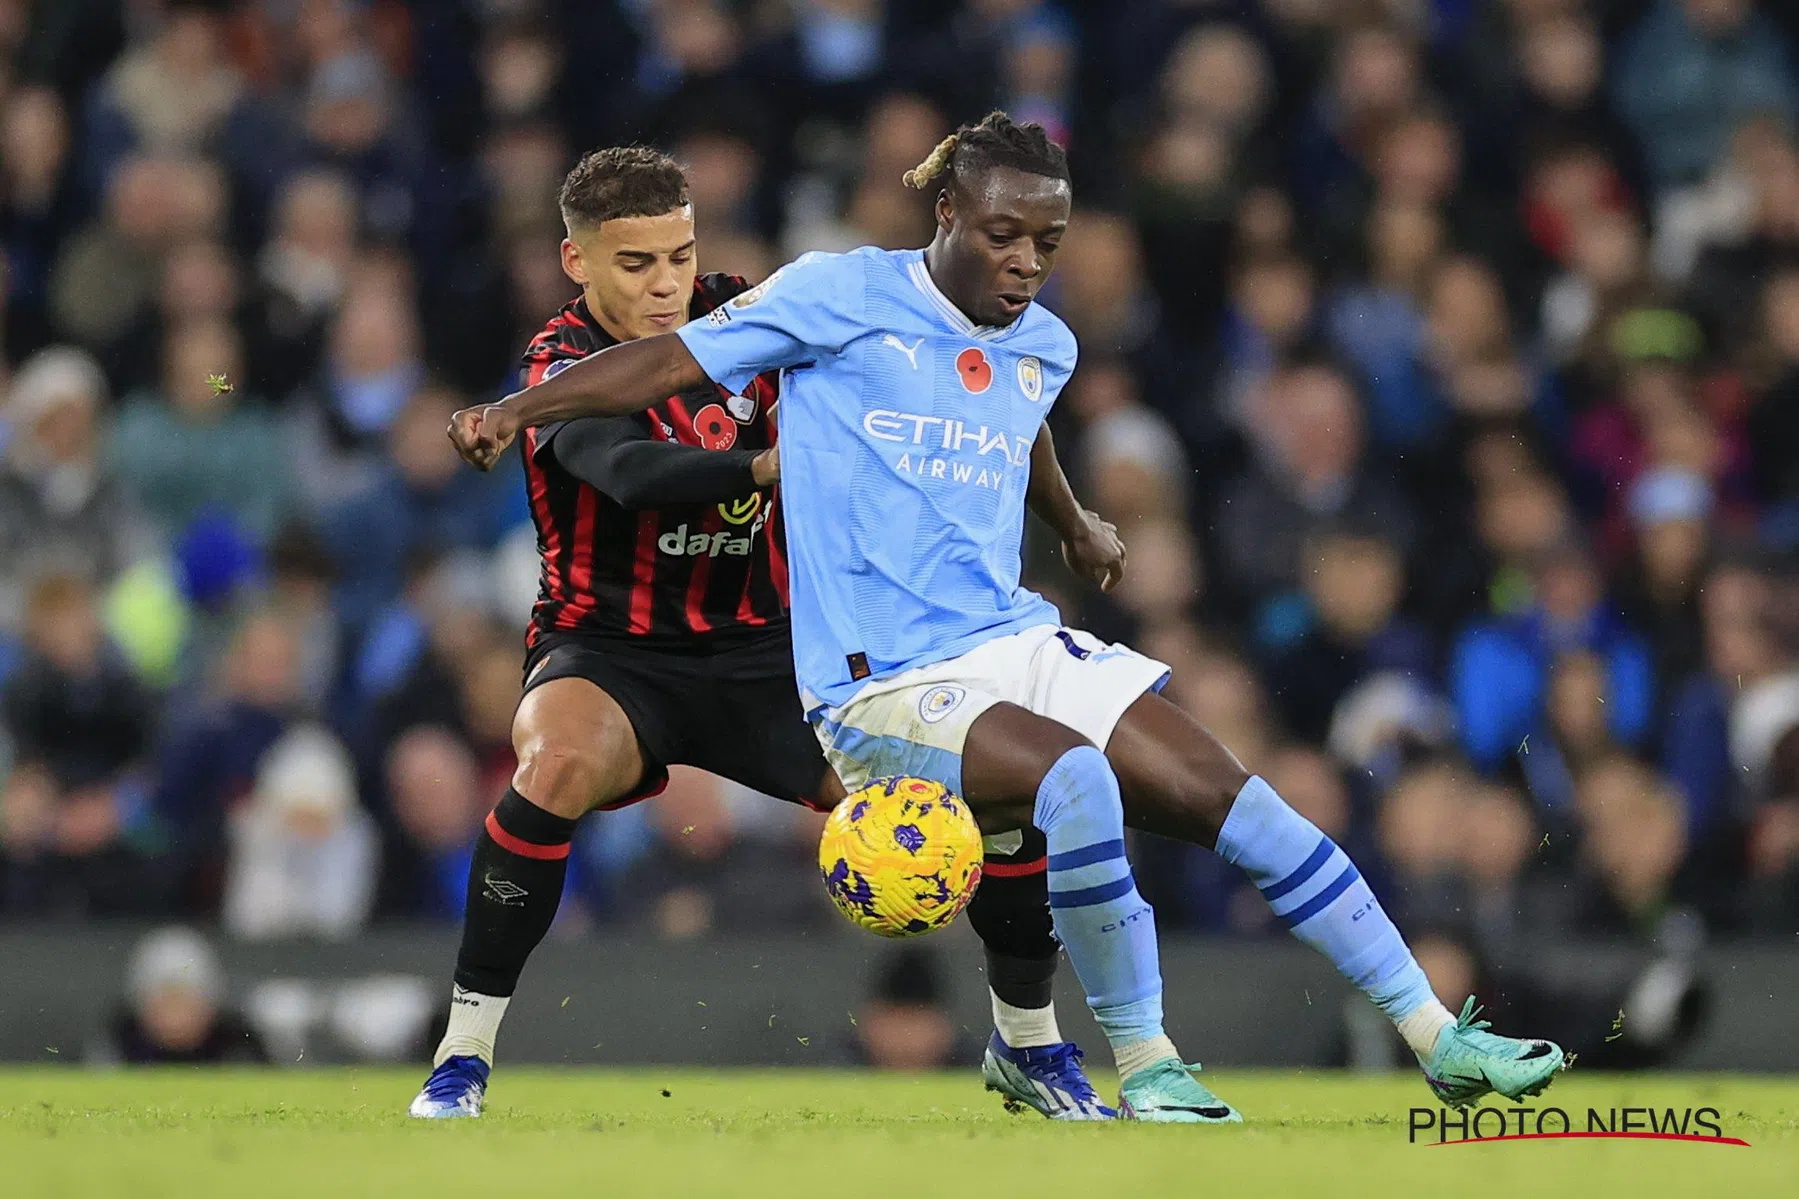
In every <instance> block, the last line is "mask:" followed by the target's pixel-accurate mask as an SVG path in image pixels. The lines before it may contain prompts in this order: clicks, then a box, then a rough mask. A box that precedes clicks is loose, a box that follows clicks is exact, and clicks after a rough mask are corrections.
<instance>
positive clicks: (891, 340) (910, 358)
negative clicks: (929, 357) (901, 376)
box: [881, 333, 924, 370]
mask: <svg viewBox="0 0 1799 1199" xmlns="http://www.w3.org/2000/svg"><path fill="white" fill-rule="evenodd" d="M881 344H882V345H884V346H892V347H893V348H894V349H896V350H898V351H899V352H900V353H902V354H904V355H905V356H906V361H907V362H910V363H911V364H912V369H913V370H917V369H918V347H919V346H921V345H923V344H924V338H922V337H921V338H919V339H918V340H917V341H915V342H913V343H912V344H911V345H907V344H906V343H905V342H903V341H901V340H900V339H899V338H897V337H895V336H894V335H893V334H891V333H887V334H883V335H882V337H881Z"/></svg>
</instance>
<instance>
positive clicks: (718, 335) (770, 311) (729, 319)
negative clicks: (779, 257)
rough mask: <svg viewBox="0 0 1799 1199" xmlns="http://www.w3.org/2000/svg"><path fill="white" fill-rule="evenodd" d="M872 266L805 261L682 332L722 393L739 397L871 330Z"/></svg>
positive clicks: (839, 259) (829, 258)
mask: <svg viewBox="0 0 1799 1199" xmlns="http://www.w3.org/2000/svg"><path fill="white" fill-rule="evenodd" d="M866 271H867V260H866V258H865V257H864V256H862V255H860V254H807V255H804V256H802V257H800V258H797V259H795V260H794V261H793V262H790V263H788V264H787V265H786V266H784V267H782V268H781V269H780V270H778V271H776V272H775V273H774V274H772V275H770V276H769V277H768V278H766V279H764V280H763V281H762V282H761V283H758V284H757V285H756V286H754V287H752V288H750V289H749V290H748V291H746V292H744V293H743V294H742V295H740V296H736V297H734V298H732V299H730V300H727V301H725V302H724V303H723V304H720V305H719V306H718V307H717V308H714V309H713V310H712V311H711V312H708V313H707V314H706V315H705V316H703V317H701V318H700V319H699V320H696V321H690V322H688V323H687V324H686V325H684V326H682V328H681V329H680V330H679V331H678V332H677V334H676V336H678V337H679V338H680V339H681V340H682V342H683V343H685V344H686V346H687V351H688V353H690V354H692V355H693V357H694V360H695V361H696V362H698V363H699V364H700V367H701V369H702V370H704V371H705V372H706V374H707V376H708V377H710V378H711V380H712V381H713V382H714V383H717V384H719V385H720V386H721V387H725V388H728V389H729V390H731V391H734V392H741V391H742V390H743V389H744V388H745V387H748V386H749V385H750V381H751V380H752V379H754V378H755V377H756V376H757V375H759V374H761V373H762V372H764V371H770V370H780V369H783V368H786V367H792V366H799V365H802V364H804V363H808V362H814V361H817V360H818V359H819V358H821V357H825V356H828V355H831V354H835V353H837V352H839V351H840V350H842V349H843V347H844V346H846V345H848V344H849V343H850V342H851V341H854V340H855V339H856V338H857V337H858V336H860V335H861V334H862V333H863V332H864V331H865V329H866V328H867V323H866V321H865V320H864V318H863V313H864V310H865V308H866V307H867V298H866V295H865V286H866V285H865V279H866Z"/></svg>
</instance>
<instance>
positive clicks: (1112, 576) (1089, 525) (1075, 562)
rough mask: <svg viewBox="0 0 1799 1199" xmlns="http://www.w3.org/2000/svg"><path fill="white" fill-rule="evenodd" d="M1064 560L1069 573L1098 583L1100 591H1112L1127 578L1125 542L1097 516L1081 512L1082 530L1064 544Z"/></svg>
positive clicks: (1087, 511)
mask: <svg viewBox="0 0 1799 1199" xmlns="http://www.w3.org/2000/svg"><path fill="white" fill-rule="evenodd" d="M1062 557H1063V558H1064V559H1065V560H1066V561H1067V563H1068V569H1069V570H1072V571H1073V572H1074V573H1075V574H1076V575H1078V576H1080V577H1081V578H1083V579H1087V580H1089V581H1091V582H1094V583H1098V584H1099V589H1100V590H1101V591H1110V590H1112V588H1114V587H1116V586H1117V585H1118V580H1120V579H1122V578H1124V541H1123V540H1122V539H1121V538H1120V537H1119V536H1118V526H1117V525H1115V524H1113V523H1112V522H1111V521H1109V520H1101V519H1100V516H1099V513H1097V512H1092V511H1089V510H1087V509H1085V508H1083V509H1082V510H1081V526H1080V528H1079V529H1077V530H1076V531H1075V533H1074V536H1072V537H1070V538H1068V539H1067V540H1065V541H1064V542H1062Z"/></svg>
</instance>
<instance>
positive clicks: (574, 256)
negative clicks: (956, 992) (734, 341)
mask: <svg viewBox="0 0 1799 1199" xmlns="http://www.w3.org/2000/svg"><path fill="white" fill-rule="evenodd" d="M559 199H560V204H561V208H562V216H563V221H564V223H565V225H566V226H567V232H568V236H567V237H566V238H565V239H564V240H563V242H562V267H563V270H564V271H565V272H566V273H567V274H568V276H569V278H570V279H571V280H573V281H574V282H575V283H577V284H579V285H580V287H581V295H580V297H579V298H577V299H576V300H574V301H573V302H572V303H570V304H568V305H567V306H566V307H564V308H563V310H562V311H561V312H560V313H558V314H557V315H556V317H555V318H554V319H552V320H551V321H550V323H549V324H548V325H547V326H545V328H544V330H543V332H541V333H539V334H538V335H537V337H536V338H535V339H534V340H533V341H532V343H531V345H530V348H529V349H528V350H527V351H526V353H525V356H524V361H523V372H524V382H525V384H526V385H534V384H536V383H539V382H541V381H542V380H544V379H545V378H548V377H549V376H551V375H553V374H555V373H556V372H557V371H558V370H560V369H562V368H563V367H565V366H566V365H568V364H569V363H572V362H575V361H578V360H580V359H581V358H583V357H586V356H587V355H589V354H593V353H597V352H600V351H602V350H604V349H606V348H607V347H609V346H613V345H617V344H618V343H620V342H623V341H632V340H636V339H638V338H642V337H648V336H652V335H654V334H658V333H666V332H669V331H671V330H673V329H676V328H678V327H680V326H681V325H682V324H684V323H685V322H687V321H688V320H690V319H697V318H698V317H700V316H703V315H704V314H705V313H707V312H710V311H711V310H712V309H713V308H715V307H717V306H718V305H720V304H723V303H725V302H727V301H728V300H730V299H731V298H733V297H734V296H737V295H739V294H741V293H742V292H744V291H745V290H747V284H746V283H745V281H744V280H742V279H740V278H737V277H736V276H732V275H720V274H707V275H699V274H698V273H697V270H698V268H697V266H696V260H695V245H694V230H693V209H692V206H691V204H690V202H689V199H688V193H687V183H686V179H685V178H684V176H683V175H682V173H681V169H680V167H679V166H678V165H677V164H676V163H675V162H673V161H672V160H671V159H669V158H667V157H666V156H664V155H662V154H660V153H657V152H656V151H653V150H649V149H645V148H641V147H625V148H614V149H609V150H601V151H597V152H595V153H592V154H589V155H587V156H586V157H584V158H583V159H582V160H581V161H580V163H578V164H577V165H576V166H575V168H574V170H573V171H571V172H570V173H569V176H568V178H567V179H566V180H565V181H564V183H563V187H562V192H561V195H560V197H559ZM777 399H778V396H777V382H776V377H775V376H774V375H772V374H771V375H766V376H763V377H761V378H758V379H757V380H755V382H754V384H753V385H752V386H751V387H750V388H749V389H747V391H746V392H745V394H743V395H730V394H728V393H726V392H724V391H723V390H721V389H716V388H714V389H711V390H708V391H704V392H697V393H693V394H688V395H678V396H670V397H669V398H668V400H667V401H666V402H665V403H662V404H659V405H657V406H656V407H654V408H652V409H650V410H649V411H647V412H643V413H640V414H637V415H634V416H626V417H609V418H595V417H587V418H582V419H578V420H571V421H567V422H564V423H562V424H559V425H548V426H545V427H544V428H541V429H534V430H532V431H530V432H529V433H528V434H527V435H526V436H525V437H524V439H523V440H522V442H521V451H522V456H523V458H524V469H525V483H526V487H527V489H528V491H529V495H530V502H531V512H532V517H533V519H534V520H535V522H536V524H537V533H538V549H539V550H540V552H541V553H542V556H543V566H542V581H541V585H540V588H539V595H538V600H537V603H536V605H535V607H534V608H533V610H532V614H531V627H530V632H529V634H528V636H527V638H526V652H525V696H524V699H523V700H522V701H521V702H520V704H519V708H518V712H517V714H516V715H515V716H514V718H513V725H512V739H513V745H514V748H515V749H516V750H517V753H518V762H519V765H518V771H517V773H516V774H515V775H514V776H513V780H512V786H511V788H510V789H508V791H507V792H506V795H505V797H504V798H503V799H501V801H500V803H499V805H498V806H497V807H495V808H494V810H493V812H492V813H491V814H490V815H489V816H488V818H487V821H486V826H485V828H484V830H483V832H482V833H481V836H480V840H479V842H478V844H477V846H476V849H475V855H474V861H473V863H472V864H471V867H470V870H469V885H468V901H467V910H466V914H465V916H464V924H463V935H462V945H461V948H460V950H459V952H458V954H457V959H456V972H455V976H454V977H455V982H454V986H453V988H452V993H451V1006H450V1022H449V1029H448V1031H447V1033H446V1034H445V1036H444V1039H443V1041H442V1043H441V1044H440V1045H439V1047H438V1050H437V1054H436V1061H435V1068H434V1070H433V1072H432V1075H431V1077H430V1078H429V1079H428V1080H427V1082H426V1084H425V1087H424V1089H423V1090H422V1091H421V1092H420V1093H419V1095H418V1097H417V1098H415V1099H414V1100H413V1103H412V1108H411V1111H412V1114H413V1115H415V1116H421V1117H434V1118H435V1117H444V1116H469V1115H479V1114H480V1109H481V1103H482V1100H483V1097H484V1094H485V1089H486V1084H487V1079H488V1074H489V1071H490V1069H491V1067H492V1063H493V1055H494V1039H495V1037H496V1035H497V1033H498V1031H499V1025H500V1020H501V1017H502V1016H503V1015H504V1013H505V1010H506V1005H507V1003H508V1002H509V1001H510V998H511V996H512V993H513V989H514V987H515V986H516V985H517V983H518V979H519V975H520V973H521V972H522V971H523V969H524V965H525V959H526V958H527V957H528V956H529V955H530V954H531V951H532V950H533V949H535V948H536V947H537V945H538V943H539V942H540V941H541V940H542V939H543V937H544V934H545V933H546V932H548V931H549V927H550V924H551V922H552V921H553V920H554V918H555V915H556V909H557V906H558V904H559V903H560V902H561V898H562V889H563V881H564V876H565V874H566V871H567V865H568V854H569V844H570V840H571V838H572V836H573V834H574V830H575V825H576V823H577V822H578V821H579V820H580V819H581V817H583V816H584V815H586V814H587V813H588V812H591V811H595V810H608V809H614V808H618V807H623V806H625V805H627V804H631V803H635V802H637V801H638V800H641V799H646V798H649V797H650V796H653V795H655V794H656V793H657V792H659V791H660V790H661V789H662V787H663V786H664V785H665V784H666V782H667V778H668V774H667V768H668V767H669V766H670V765H674V764H677V763H679V764H683V765H689V766H696V767H699V768H701V769H703V770H708V771H711V772H712V773H714V774H718V775H722V776H724V777H725V778H729V779H732V780H735V781H737V782H740V783H743V784H745V785H746V786H749V787H752V788H754V789H755V790H757V791H760V792H763V793H765V794H768V795H773V796H776V797H778V798H780V799H786V800H791V801H795V802H800V803H809V804H812V805H813V806H816V807H821V808H828V807H829V806H830V805H831V804H833V803H834V802H835V801H836V800H837V799H839V798H841V796H842V787H841V785H840V784H839V783H838V781H837V778H836V776H835V775H834V774H833V773H832V772H831V771H830V768H829V767H828V766H827V765H826V763H825V760H824V756H823V754H822V753H821V751H820V750H819V746H818V741H817V738H816V737H814V736H813V734H812V731H811V729H810V728H809V727H808V726H807V725H806V722H805V720H804V718H803V716H802V713H801V708H800V701H799V694H798V687H797V685H796V684H795V682H794V677H793V649H792V643H791V642H790V640H789V634H788V622H787V568H786V562H785V559H784V557H783V547H782V534H781V523H780V514H779V509H778V494H779V493H778V491H777V490H776V487H775V483H776V481H777V480H778V478H779V471H780V464H779V458H778V454H777V451H776V448H775V423H774V418H773V409H774V406H775V403H776V401H777ZM1019 840H1020V838H1019V835H1014V836H1013V838H1012V844H1009V845H1004V846H1000V845H994V844H992V843H991V842H990V846H989V853H988V864H987V872H986V876H985V881H984V882H983V883H982V885H981V888H980V890H979V891H978V893H977V894H976V896H975V899H974V901H973V903H971V904H970V906H969V918H970V922H971V923H972V924H973V926H974V928H975V929H976V931H977V932H978V933H979V934H980V936H981V938H982V940H983V942H984V943H985V945H986V950H987V968H988V982H989V987H990V990H991V992H992V999H993V1008H994V1018H995V1021H996V1022H997V1023H998V1024H999V1025H1000V1031H1001V1032H1002V1033H1003V1034H1004V1035H1005V1037H1006V1041H1007V1043H1008V1044H1010V1045H1012V1046H1014V1047H1020V1046H1031V1045H1046V1046H1047V1045H1056V1044H1059V1043H1060V1042H1061V1033H1060V1032H1059V1031H1058V1030H1057V1028H1056V1022H1055V1010H1054V1008H1053V1006H1052V1005H1051V999H1050V980H1051V977H1052V975H1053V973H1054V970H1055V958H1056V952H1057V945H1056V942H1055V939H1054V934H1053V932H1052V929H1051V922H1050V915H1049V908H1048V887H1047V881H1046V875H1045V873H1044V854H1045V847H1044V843H1043V839H1042V834H1040V833H1037V832H1036V831H1035V830H1025V831H1024V832H1023V834H1022V844H1020V843H1019ZM1002 850H1010V851H1012V852H1010V853H1007V852H1002ZM1059 1103H1060V1101H1059V1100H1055V1101H1052V1100H1046V1102H1045V1106H1044V1108H1043V1109H1042V1110H1044V1112H1045V1114H1046V1115H1048V1114H1065V1115H1066V1114H1070V1113H1068V1112H1066V1111H1065V1110H1064V1107H1065V1105H1063V1106H1058V1104H1059Z"/></svg>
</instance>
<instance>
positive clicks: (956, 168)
mask: <svg viewBox="0 0 1799 1199" xmlns="http://www.w3.org/2000/svg"><path fill="white" fill-rule="evenodd" d="M996 166H998V167H1012V168H1014V169H1016V170H1020V171H1028V172H1029V173H1031V174H1033V175H1047V176H1048V177H1049V178H1051V179H1061V180H1065V181H1066V180H1067V179H1068V155H1067V154H1066V153H1064V152H1063V150H1062V147H1061V146H1058V145H1056V143H1055V142H1052V141H1050V140H1049V134H1047V133H1045V132H1044V131H1043V126H1041V125H1039V124H1036V123H1035V122H1031V123H1029V124H1024V125H1020V124H1019V123H1018V122H1016V121H1014V120H1013V119H1012V118H1011V117H1009V116H1007V115H1006V114H1005V113H1003V112H1001V111H999V110H998V109H995V110H994V111H992V112H990V113H988V114H987V115H986V116H984V117H982V118H981V120H980V122H979V123H978V124H975V125H964V126H962V127H961V128H960V129H958V130H956V131H955V132H954V133H952V134H950V135H949V136H948V137H946V138H944V139H943V140H942V141H940V142H938V143H937V146H936V148H935V149H933V150H932V151H931V152H930V154H928V155H926V157H925V160H924V161H923V162H921V163H919V164H918V165H917V166H915V167H913V168H912V169H911V170H909V171H907V172H906V173H905V175H904V176H903V177H902V182H904V183H905V185H906V186H907V187H915V188H917V189H918V190H919V191H923V190H925V189H926V188H927V187H930V186H931V184H932V183H934V182H936V181H937V179H938V178H940V177H945V176H947V178H948V179H949V180H950V181H953V182H955V183H962V182H964V181H965V180H968V179H972V178H974V177H975V176H976V175H979V174H980V173H981V172H983V171H985V170H987V168H989V167H996Z"/></svg>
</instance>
